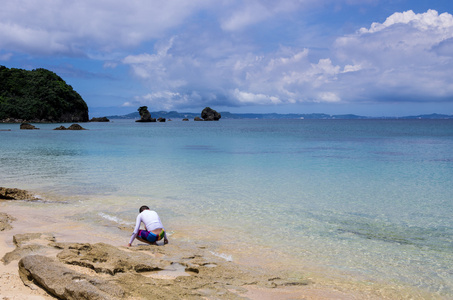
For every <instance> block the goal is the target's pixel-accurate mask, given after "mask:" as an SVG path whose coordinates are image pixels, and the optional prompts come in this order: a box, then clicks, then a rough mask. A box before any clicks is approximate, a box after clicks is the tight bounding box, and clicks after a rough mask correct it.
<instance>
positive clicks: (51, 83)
mask: <svg viewBox="0 0 453 300" xmlns="http://www.w3.org/2000/svg"><path fill="white" fill-rule="evenodd" d="M6 118H14V119H23V120H34V119H37V120H46V121H50V122H87V121H88V106H87V104H86V103H85V101H84V100H83V99H82V97H81V96H80V95H79V94H78V93H77V92H76V91H74V90H73V88H72V87H71V86H70V85H68V84H66V82H65V81H64V80H63V79H62V78H61V77H60V76H58V75H57V74H55V73H53V72H51V71H49V70H46V69H41V68H40V69H35V70H32V71H27V70H22V69H15V68H11V69H9V68H6V67H5V66H0V120H2V119H6Z"/></svg>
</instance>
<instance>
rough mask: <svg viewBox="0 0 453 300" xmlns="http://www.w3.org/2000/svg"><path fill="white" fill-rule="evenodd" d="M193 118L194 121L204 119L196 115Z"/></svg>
mask: <svg viewBox="0 0 453 300" xmlns="http://www.w3.org/2000/svg"><path fill="white" fill-rule="evenodd" d="M193 120H194V121H203V119H202V118H200V117H195V118H194V119H193Z"/></svg>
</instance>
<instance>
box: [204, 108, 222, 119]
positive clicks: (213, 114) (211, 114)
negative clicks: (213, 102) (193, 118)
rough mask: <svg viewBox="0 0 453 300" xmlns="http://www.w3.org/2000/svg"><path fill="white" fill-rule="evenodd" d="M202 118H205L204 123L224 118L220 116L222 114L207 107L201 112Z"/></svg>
mask: <svg viewBox="0 0 453 300" xmlns="http://www.w3.org/2000/svg"><path fill="white" fill-rule="evenodd" d="M201 117H202V118H203V120H204V121H218V120H220V118H221V117H222V116H221V115H220V113H218V112H217V111H215V110H213V109H212V108H210V107H205V108H204V109H203V111H202V112H201Z"/></svg>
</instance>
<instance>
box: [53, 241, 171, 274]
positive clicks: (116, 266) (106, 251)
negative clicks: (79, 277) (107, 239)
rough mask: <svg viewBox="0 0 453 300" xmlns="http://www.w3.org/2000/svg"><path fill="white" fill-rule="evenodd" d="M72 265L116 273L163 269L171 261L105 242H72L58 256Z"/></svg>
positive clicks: (99, 271) (97, 271)
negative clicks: (132, 251) (129, 251)
mask: <svg viewBox="0 0 453 300" xmlns="http://www.w3.org/2000/svg"><path fill="white" fill-rule="evenodd" d="M57 257H58V258H59V259H60V260H62V261H64V262H66V263H67V264H71V265H78V266H82V267H85V268H89V269H92V270H94V271H95V272H96V273H106V274H110V275H115V274H116V273H126V272H131V271H134V272H137V273H141V272H152V271H159V270H163V269H164V268H165V267H166V266H168V265H170V264H171V263H170V262H165V261H159V260H152V259H150V256H149V255H146V254H144V253H132V254H131V253H128V252H125V251H122V250H119V249H118V248H116V247H113V246H111V245H108V244H104V243H97V244H93V245H90V244H72V245H70V246H69V247H66V248H65V250H63V251H62V252H61V253H60V254H58V256H57Z"/></svg>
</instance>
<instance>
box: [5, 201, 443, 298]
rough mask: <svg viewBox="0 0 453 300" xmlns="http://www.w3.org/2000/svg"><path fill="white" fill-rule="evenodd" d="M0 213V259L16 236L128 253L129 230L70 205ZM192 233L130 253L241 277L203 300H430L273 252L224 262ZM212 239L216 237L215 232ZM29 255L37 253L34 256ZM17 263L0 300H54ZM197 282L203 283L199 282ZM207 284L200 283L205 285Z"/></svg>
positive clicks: (170, 276)
mask: <svg viewBox="0 0 453 300" xmlns="http://www.w3.org/2000/svg"><path fill="white" fill-rule="evenodd" d="M51 205H55V206H61V207H60V208H59V209H60V210H59V213H58V214H52V213H50V214H49V210H48V207H49V206H51ZM84 209H87V208H81V210H82V211H79V213H83V210H84ZM0 211H1V212H3V213H6V214H8V215H9V216H11V217H12V218H14V220H13V221H12V222H11V223H10V225H11V226H12V229H7V230H4V231H0V256H1V257H4V255H5V254H7V253H10V252H12V251H14V249H15V244H14V243H13V237H14V236H16V235H21V234H29V233H41V234H45V235H51V236H53V237H54V238H55V240H56V242H58V243H63V244H64V243H89V244H91V245H94V244H96V243H99V242H103V243H106V244H108V245H111V246H113V247H115V248H116V249H119V250H121V251H128V250H129V249H127V248H126V247H124V246H125V244H126V243H127V240H128V238H129V235H130V231H131V228H129V227H128V226H123V225H121V226H116V227H115V228H112V226H103V225H101V226H97V228H95V229H94V228H92V224H86V223H84V222H83V220H74V219H70V218H67V215H69V214H71V213H74V207H71V206H67V207H65V205H62V204H59V203H44V202H35V203H33V202H30V201H22V202H21V201H18V200H7V201H0ZM170 231H171V230H170ZM190 233H191V230H190V229H187V230H184V229H178V230H176V231H173V232H172V234H171V236H170V245H167V246H144V245H140V243H139V244H134V247H132V248H133V249H132V250H133V251H142V250H143V251H158V252H159V253H160V254H159V255H163V256H165V257H167V259H170V260H172V259H173V260H174V261H178V262H181V261H179V260H177V259H179V258H180V257H182V256H186V257H191V256H193V257H198V258H199V259H204V260H207V261H215V265H216V267H215V268H214V269H217V273H213V274H210V275H206V278H205V279H206V280H207V281H208V282H211V281H213V280H212V278H213V277H214V278H217V277H216V276H218V278H217V279H218V280H219V282H222V281H221V280H220V279H221V278H220V277H222V275H220V274H226V273H228V272H233V273H232V274H235V272H237V274H241V276H239V275H238V277H239V279H238V280H239V281H237V282H236V284H237V288H235V289H233V290H231V289H228V288H229V287H231V285H232V283H231V282H228V281H226V282H223V283H220V285H223V289H224V290H226V291H228V293H232V294H228V295H225V294H222V292H219V293H220V294H218V295H209V294H208V295H206V298H207V299H210V298H225V299H226V298H229V297H230V296H231V295H234V297H238V298H239V297H244V298H246V299H393V297H394V296H395V295H400V296H403V295H405V296H406V297H403V298H412V299H424V298H425V296H428V295H424V293H423V292H420V293H418V292H417V293H414V291H409V290H408V291H404V290H400V291H391V289H389V288H388V287H378V286H365V285H360V284H357V283H354V282H353V281H352V280H349V279H348V278H345V279H344V280H343V281H344V282H343V283H342V284H341V285H338V284H336V281H335V280H329V279H328V278H327V277H328V274H324V275H327V276H324V277H325V278H323V279H321V278H320V277H318V276H317V275H314V274H313V273H312V272H311V271H308V270H307V271H306V272H305V273H302V274H290V273H287V272H286V270H285V268H282V266H281V265H280V266H279V265H275V264H274V265H269V260H272V257H271V256H272V253H269V254H268V256H267V257H266V256H259V257H258V256H254V254H253V253H254V251H252V250H253V249H252V250H251V248H253V245H251V246H250V247H249V251H246V248H247V245H244V247H243V248H241V249H236V251H237V252H242V254H241V255H238V257H239V259H237V260H234V261H231V260H230V259H229V258H228V257H225V255H224V254H223V252H222V251H223V250H226V253H231V252H229V251H234V249H231V247H229V246H228V245H221V246H218V247H216V248H212V244H209V243H205V242H204V241H203V240H202V238H200V237H202V234H198V235H196V236H194V237H191V235H190ZM213 236H214V237H215V233H214V234H213ZM211 238H212V236H211ZM217 238H218V240H219V243H221V242H220V240H221V236H218V237H217ZM40 243H41V244H42V243H43V242H42V241H40ZM142 248H143V249H142ZM187 251H188V252H187ZM57 253H58V251H56V250H55V249H52V247H47V248H46V251H43V252H40V251H38V253H37V254H41V255H42V254H44V255H45V256H48V257H56V255H57ZM194 253H195V254H194ZM29 254H36V253H34V252H32V253H29ZM269 256H270V257H269ZM17 263H18V259H17V260H14V261H12V262H11V263H9V264H7V265H5V268H2V269H1V271H0V295H2V296H4V297H7V298H6V299H54V298H53V297H51V296H49V295H48V294H47V293H46V292H45V291H44V290H42V289H41V288H36V289H34V290H32V289H30V288H29V287H27V286H25V285H24V283H23V282H22V281H21V279H20V278H19V275H18V267H17ZM182 263H184V262H182ZM288 263H291V262H288ZM187 270H190V268H188V267H187V266H186V268H185V270H184V268H182V269H181V268H179V269H178V270H176V272H171V271H170V272H169V273H168V272H167V274H166V275H165V274H164V275H165V276H167V277H166V279H165V281H164V282H163V283H162V285H165V286H169V285H170V286H171V285H172V284H173V283H175V281H177V280H178V276H183V277H184V278H185V277H191V276H192V277H195V276H193V275H191V274H190V272H188V271H187ZM232 270H233V271H232ZM79 271H80V268H79ZM82 271H83V270H82ZM173 271H174V270H173ZM210 271H211V270H210ZM83 272H85V273H91V272H92V270H86V269H85V270H84V271H83ZM165 276H164V277H165ZM196 277H197V278H198V277H201V278H202V277H203V275H202V272H200V273H198V275H197V276H196ZM231 277H235V276H231ZM200 280H203V278H202V279H200ZM208 282H204V283H203V284H204V285H208ZM175 286H176V285H175ZM196 286H197V285H196ZM194 289H198V290H199V289H200V288H199V285H198V287H194ZM129 298H130V299H133V297H132V298H131V297H129ZM189 298H190V297H189ZM439 299H441V298H439Z"/></svg>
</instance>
